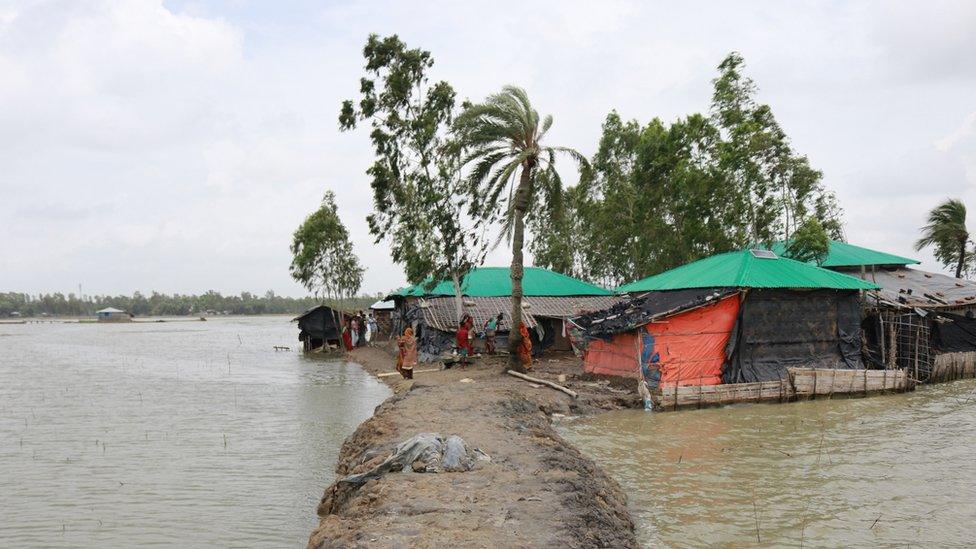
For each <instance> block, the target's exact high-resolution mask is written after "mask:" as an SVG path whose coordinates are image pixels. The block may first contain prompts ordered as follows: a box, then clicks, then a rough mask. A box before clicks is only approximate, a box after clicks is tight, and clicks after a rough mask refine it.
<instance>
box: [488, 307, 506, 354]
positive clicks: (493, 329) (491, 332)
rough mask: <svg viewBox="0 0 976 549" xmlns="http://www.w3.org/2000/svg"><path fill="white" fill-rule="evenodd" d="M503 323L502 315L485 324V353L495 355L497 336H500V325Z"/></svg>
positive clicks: (499, 314) (490, 319)
mask: <svg viewBox="0 0 976 549" xmlns="http://www.w3.org/2000/svg"><path fill="white" fill-rule="evenodd" d="M501 322H502V313H498V316H496V317H492V318H489V319H488V322H485V352H486V353H488V354H489V355H493V354H495V336H496V335H497V334H498V325H499V324H501Z"/></svg>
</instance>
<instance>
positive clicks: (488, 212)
mask: <svg viewBox="0 0 976 549" xmlns="http://www.w3.org/2000/svg"><path fill="white" fill-rule="evenodd" d="M550 127H552V116H546V117H545V118H543V119H540V118H539V113H538V112H537V111H536V110H535V109H534V108H533V107H532V103H531V102H530V101H529V97H528V95H527V94H526V93H525V90H523V89H522V88H518V87H516V86H505V87H504V88H502V91H501V93H497V94H494V95H491V96H489V97H488V98H487V99H486V100H485V102H484V103H480V104H476V105H466V106H465V107H464V109H463V110H462V112H461V113H460V114H459V115H458V117H457V118H456V119H455V124H454V130H455V133H456V136H457V144H458V145H459V146H460V147H461V149H462V150H464V151H466V154H465V155H464V156H463V158H462V165H470V164H472V163H473V164H474V166H473V168H472V169H471V173H470V174H469V177H468V179H469V184H470V191H471V193H472V197H473V198H474V200H473V206H472V214H474V215H475V217H476V218H478V219H479V220H481V222H482V223H492V222H496V221H499V220H500V221H501V222H502V224H503V225H502V226H503V231H502V236H505V237H507V238H509V239H510V240H511V243H512V269H511V276H512V311H511V313H512V316H511V322H512V327H511V330H510V331H509V337H508V346H509V351H510V355H509V356H510V361H511V362H512V365H513V366H514V367H516V368H519V366H518V358H517V354H516V351H517V350H518V346H519V342H520V339H521V338H520V336H519V331H518V328H519V325H518V323H519V322H521V319H522V272H523V257H522V246H523V244H524V240H525V216H526V213H528V212H529V209H530V208H531V207H532V206H533V205H534V204H537V203H539V202H543V203H545V202H550V201H555V200H559V197H561V196H562V180H561V179H560V178H559V174H558V173H557V172H556V169H555V161H556V154H557V153H565V154H568V155H569V156H570V157H572V158H573V159H574V160H576V162H577V163H579V164H581V165H583V166H586V165H588V164H587V162H586V158H584V157H583V155H582V154H580V153H579V152H577V151H575V150H573V149H570V148H566V147H547V146H544V145H543V144H542V142H543V140H544V138H545V136H546V132H548V131H549V128H550ZM520 169H521V172H520V173H519V178H518V183H517V184H516V183H515V174H516V172H518V171H519V170H520ZM540 175H542V176H543V177H541V178H540V177H539V176H540ZM536 183H539V186H540V188H538V189H537V188H536ZM537 191H538V192H537Z"/></svg>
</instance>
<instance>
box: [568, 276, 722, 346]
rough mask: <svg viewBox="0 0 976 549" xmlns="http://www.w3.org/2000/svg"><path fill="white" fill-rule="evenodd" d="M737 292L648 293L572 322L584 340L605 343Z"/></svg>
mask: <svg viewBox="0 0 976 549" xmlns="http://www.w3.org/2000/svg"><path fill="white" fill-rule="evenodd" d="M738 291H739V290H737V289H735V288H690V289H685V290H671V291H666V292H664V291H662V292H650V293H648V294H644V295H642V296H639V297H636V298H634V299H631V300H629V301H623V302H621V303H618V304H616V305H614V306H613V307H610V308H609V309H604V310H602V311H597V312H595V313H590V314H587V315H583V316H579V317H576V318H574V319H573V322H574V323H575V324H576V325H578V326H579V327H581V328H582V329H583V331H584V333H585V334H586V337H589V338H600V339H604V340H607V341H609V340H610V339H612V338H613V336H614V335H616V334H619V333H621V332H627V331H630V330H633V329H634V328H637V327H640V326H644V325H645V324H648V323H649V322H651V321H652V320H654V319H656V318H660V317H662V316H669V315H672V314H676V313H679V312H681V311H685V310H688V309H692V308H695V307H699V306H701V305H704V304H706V303H710V302H715V301H718V300H719V299H721V298H723V297H726V296H729V295H732V294H734V293H736V292H738Z"/></svg>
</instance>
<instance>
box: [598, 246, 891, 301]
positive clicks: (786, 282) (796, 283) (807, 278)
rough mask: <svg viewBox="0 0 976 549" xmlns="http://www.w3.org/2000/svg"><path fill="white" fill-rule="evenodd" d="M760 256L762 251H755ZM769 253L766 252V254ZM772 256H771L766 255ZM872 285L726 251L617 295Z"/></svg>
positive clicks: (778, 260) (798, 264)
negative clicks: (669, 291) (697, 290)
mask: <svg viewBox="0 0 976 549" xmlns="http://www.w3.org/2000/svg"><path fill="white" fill-rule="evenodd" d="M756 252H757V253H758V254H761V253H762V251H761V250H759V251H756ZM766 253H767V254H769V252H766ZM769 255H774V254H769ZM876 287H877V286H875V285H874V284H871V283H869V282H865V281H863V280H860V279H858V278H854V277H852V276H847V275H845V274H841V273H836V272H834V271H828V270H827V269H821V268H819V267H815V266H813V265H808V264H806V263H801V262H799V261H794V260H792V259H787V258H785V257H770V258H766V257H757V254H756V253H753V250H743V251H738V252H728V253H724V254H718V255H713V256H711V257H707V258H705V259H701V260H698V261H695V262H693V263H688V264H687V265H682V266H680V267H677V268H675V269H671V270H670V271H665V272H663V273H661V274H657V275H654V276H651V277H648V278H645V279H643V280H638V281H637V282H631V283H630V284H625V285H623V286H621V287H619V288H617V291H618V292H620V293H633V292H647V291H653V290H681V289H685V288H796V289H801V288H802V289H814V288H829V289H835V290H871V289H874V288H876Z"/></svg>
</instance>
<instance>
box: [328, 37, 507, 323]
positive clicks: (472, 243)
mask: <svg viewBox="0 0 976 549" xmlns="http://www.w3.org/2000/svg"><path fill="white" fill-rule="evenodd" d="M363 57H364V58H365V59H366V66H365V70H366V75H365V76H364V77H363V78H362V79H360V97H359V100H358V102H354V101H353V100H347V101H344V102H343V104H342V111H341V113H340V115H339V126H340V128H341V129H343V130H351V129H353V128H355V127H356V125H357V123H359V122H369V124H370V127H371V128H372V131H371V132H370V139H371V140H372V142H373V148H374V150H375V155H376V159H375V161H374V162H373V165H372V166H371V167H370V168H369V169H368V170H367V174H369V175H370V176H371V178H372V181H371V183H370V185H371V186H372V189H373V213H371V214H370V215H369V217H368V222H369V229H370V233H372V234H373V236H374V237H375V238H376V242H377V243H379V242H380V241H382V240H383V239H384V238H387V239H389V241H390V244H391V252H392V255H393V260H394V261H395V262H396V263H399V264H401V265H403V268H404V272H405V274H406V275H407V280H408V281H410V283H413V284H417V283H420V282H423V281H431V282H432V283H433V282H437V281H439V280H442V279H446V278H449V279H451V280H453V282H454V291H455V308H456V310H457V311H456V312H457V315H458V317H460V316H461V279H462V278H463V277H464V275H465V274H466V273H467V272H468V271H469V270H470V269H471V268H472V267H473V266H475V265H477V264H479V263H481V262H482V261H483V260H484V256H485V254H486V253H487V249H488V244H489V242H488V239H486V238H485V237H484V233H483V232H482V233H479V232H477V231H474V230H473V227H471V226H466V224H465V220H467V219H468V218H467V216H466V210H467V201H468V194H467V193H466V192H465V186H464V184H463V181H462V179H461V175H460V173H461V172H460V166H459V155H460V152H461V151H460V149H458V148H457V147H454V146H451V144H450V143H449V141H448V132H449V130H450V126H451V122H452V119H453V117H454V109H455V95H456V94H455V92H454V89H453V88H452V87H451V86H450V84H448V83H447V82H444V81H440V82H437V83H435V84H433V85H431V84H430V83H429V77H428V73H429V72H430V70H431V68H432V67H433V65H434V60H433V58H432V57H431V55H430V52H428V51H424V50H421V49H411V48H408V47H407V45H406V44H404V43H403V41H401V40H400V39H399V38H398V37H397V36H396V35H393V36H388V37H385V38H381V37H379V36H377V35H375V34H374V35H370V37H369V39H368V40H367V41H366V46H365V47H364V48H363Z"/></svg>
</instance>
